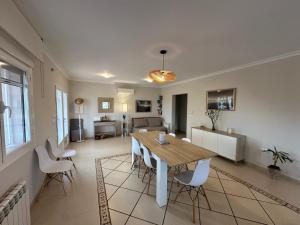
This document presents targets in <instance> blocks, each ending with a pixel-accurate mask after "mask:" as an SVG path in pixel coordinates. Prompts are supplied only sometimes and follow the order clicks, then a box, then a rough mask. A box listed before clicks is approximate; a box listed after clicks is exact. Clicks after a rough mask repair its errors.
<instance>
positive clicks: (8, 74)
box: [0, 63, 24, 83]
mask: <svg viewBox="0 0 300 225" xmlns="http://www.w3.org/2000/svg"><path fill="white" fill-rule="evenodd" d="M23 74H24V71H22V70H20V69H18V68H16V67H14V66H11V65H9V64H6V63H4V64H3V65H2V66H1V70H0V75H1V78H5V79H7V80H11V81H14V82H17V83H22V76H23Z"/></svg>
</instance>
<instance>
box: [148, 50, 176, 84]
mask: <svg viewBox="0 0 300 225" xmlns="http://www.w3.org/2000/svg"><path fill="white" fill-rule="evenodd" d="M160 54H162V56H163V68H162V69H161V70H152V71H151V72H150V73H149V77H148V79H149V80H153V81H154V82H156V83H165V82H170V81H174V80H176V74H175V73H174V72H172V71H170V70H165V54H167V50H161V51H160Z"/></svg>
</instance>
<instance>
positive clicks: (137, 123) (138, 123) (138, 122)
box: [133, 118, 148, 128]
mask: <svg viewBox="0 0 300 225" xmlns="http://www.w3.org/2000/svg"><path fill="white" fill-rule="evenodd" d="M147 126H148V123H147V120H146V118H134V119H133V127H135V128H138V127H147Z"/></svg>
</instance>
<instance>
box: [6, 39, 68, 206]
mask: <svg viewBox="0 0 300 225" xmlns="http://www.w3.org/2000/svg"><path fill="white" fill-rule="evenodd" d="M7 37H8V36H5V37H3V36H1V33H0V39H1V38H2V39H4V38H5V42H0V49H6V48H7V47H8V46H7V45H3V43H10V45H9V46H11V45H14V47H15V50H16V51H15V53H17V52H18V53H17V54H16V55H15V57H16V58H18V56H19V55H20V56H22V57H25V55H26V56H27V57H28V58H30V60H29V61H31V62H32V65H33V67H32V84H33V85H32V89H33V95H32V96H31V101H30V105H31V107H30V108H31V112H32V114H33V115H32V116H33V121H32V129H33V137H32V142H31V144H30V145H28V146H27V147H26V148H27V152H26V153H25V154H24V155H23V156H22V157H20V158H18V159H17V160H16V161H14V162H12V163H11V164H9V165H5V167H3V166H2V167H1V166H0V196H1V194H3V193H4V192H5V191H6V190H7V188H9V187H10V186H11V185H13V184H15V183H17V182H18V181H21V180H25V181H26V183H27V185H28V187H29V191H30V192H29V193H30V200H31V201H32V200H33V199H34V197H35V196H36V194H37V193H38V191H39V188H40V186H41V184H42V181H43V178H44V175H43V174H42V173H41V172H40V169H39V166H38V160H37V156H36V153H35V152H34V148H35V147H36V146H37V145H40V144H41V145H45V144H46V139H47V138H48V137H53V138H56V135H57V132H56V120H55V119H56V106H55V86H59V87H60V88H61V89H63V90H65V91H68V80H67V79H66V78H65V77H64V76H63V74H62V73H61V72H60V71H59V70H58V68H56V67H55V65H54V64H53V62H51V61H50V59H49V58H47V57H45V56H44V59H43V61H44V90H45V93H44V96H42V79H41V72H40V71H41V70H40V61H39V60H38V59H37V58H36V57H34V56H33V55H31V54H30V53H28V52H27V50H25V49H24V48H23V47H22V46H20V45H17V44H16V43H15V41H14V40H12V39H10V40H8V39H7ZM51 68H54V71H51ZM22 150H23V149H22Z"/></svg>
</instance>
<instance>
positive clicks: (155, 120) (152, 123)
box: [147, 117, 162, 127]
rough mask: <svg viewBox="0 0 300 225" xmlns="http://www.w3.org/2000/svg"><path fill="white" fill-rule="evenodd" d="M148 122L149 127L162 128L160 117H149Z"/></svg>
mask: <svg viewBox="0 0 300 225" xmlns="http://www.w3.org/2000/svg"><path fill="white" fill-rule="evenodd" d="M147 120H148V126H149V127H160V126H161V124H162V121H161V118H160V117H149V118H147Z"/></svg>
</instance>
